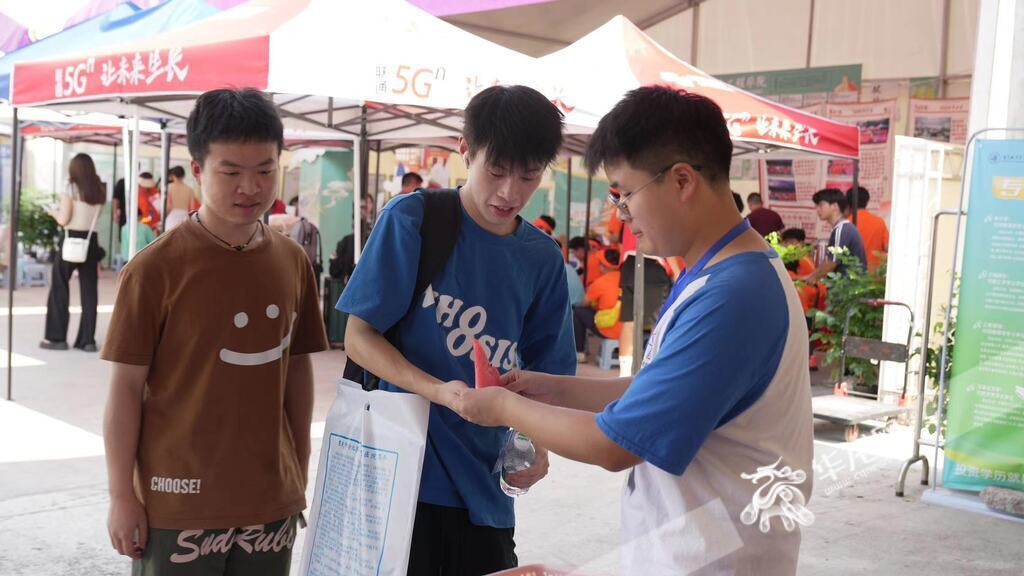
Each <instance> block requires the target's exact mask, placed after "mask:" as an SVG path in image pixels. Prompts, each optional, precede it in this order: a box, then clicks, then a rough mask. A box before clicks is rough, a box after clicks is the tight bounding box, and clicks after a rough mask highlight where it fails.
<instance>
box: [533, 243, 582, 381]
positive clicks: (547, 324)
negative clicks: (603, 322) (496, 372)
mask: <svg viewBox="0 0 1024 576" xmlns="http://www.w3.org/2000/svg"><path fill="white" fill-rule="evenodd" d="M549 261H550V264H547V263H545V266H544V268H543V269H540V270H537V274H538V276H539V278H540V283H539V284H538V286H537V292H536V294H535V297H534V300H533V304H532V305H531V306H530V309H529V310H528V311H527V313H526V318H525V321H524V324H523V337H522V339H521V340H520V342H519V344H520V350H519V355H520V358H521V359H522V363H523V368H524V369H526V370H534V371H537V372H545V373H547V374H568V375H572V374H575V373H576V345H575V343H574V341H573V333H572V308H571V307H570V305H569V285H568V283H566V281H565V265H564V263H563V261H562V258H561V255H560V254H558V252H557V251H556V250H554V246H553V245H552V250H551V259H550V260H549Z"/></svg>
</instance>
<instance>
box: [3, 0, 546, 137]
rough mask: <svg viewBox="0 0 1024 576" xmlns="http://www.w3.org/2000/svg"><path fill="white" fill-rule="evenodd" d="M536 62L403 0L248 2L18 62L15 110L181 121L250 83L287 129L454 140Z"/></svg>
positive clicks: (526, 79) (528, 77)
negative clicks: (135, 36)
mask: <svg viewBox="0 0 1024 576" xmlns="http://www.w3.org/2000/svg"><path fill="white" fill-rule="evenodd" d="M341 22H344V24H345V28H346V32H345V34H340V35H339V34H338V33H337V26H338V23H341ZM371 51H372V55H370V56H367V57H365V58H337V59H334V60H332V61H331V62H330V64H329V66H328V65H327V64H326V62H325V61H324V59H325V57H326V56H325V55H328V54H342V55H344V54H363V53H367V52H371ZM226 61H227V62H232V64H233V65H232V66H230V67H224V66H223V63H224V62H226ZM533 64H534V60H533V59H532V58H530V57H528V56H524V55H522V54H519V53H518V52H514V51H512V50H509V49H507V48H503V47H501V46H499V45H497V44H494V43H491V42H489V41H486V40H483V39H480V38H478V37H476V36H474V35H472V34H470V33H468V32H465V31H463V30H461V29H459V28H457V27H455V26H453V25H451V24H448V23H446V22H444V21H442V20H439V19H437V18H435V17H433V16H431V15H429V14H427V13H426V12H423V11H421V10H419V9H418V8H416V7H414V6H412V5H410V4H407V3H405V2H402V1H400V0H384V1H380V2H373V3H339V2H331V1H329V0H293V1H284V0H252V1H250V2H247V3H245V4H243V5H240V6H238V7H235V8H233V9H230V10H227V11H224V12H222V13H220V14H218V15H216V16H212V17H210V18H207V19H205V20H203V21H200V22H196V23H194V24H192V25H190V26H186V27H184V28H181V29H178V30H176V31H174V32H173V33H167V34H161V35H158V36H155V37H153V38H149V39H146V40H144V41H139V42H133V43H128V44H125V45H121V46H118V47H117V48H113V49H110V50H105V51H98V52H94V53H86V54H80V55H76V57H74V58H63V59H58V60H50V61H46V62H25V63H19V64H17V65H16V66H15V70H16V80H15V82H14V83H13V90H12V103H13V104H14V105H16V106H25V105H31V106H40V105H49V106H52V105H57V106H60V107H68V104H71V103H74V107H75V108H76V109H78V110H91V111H101V112H108V113H114V114H121V115H130V114H131V113H132V112H134V110H135V107H136V106H137V107H138V109H139V110H140V111H141V113H142V114H144V115H147V116H153V117H162V118H169V119H177V120H178V121H180V120H183V119H184V118H185V117H186V116H187V114H188V111H189V110H190V109H191V106H192V100H193V98H194V96H195V95H196V94H198V93H201V92H203V91H206V90H209V89H212V88H217V87H224V86H252V87H255V88H259V89H261V90H265V91H267V92H271V93H273V94H274V95H275V101H276V102H277V104H278V105H279V107H280V108H281V111H282V114H283V115H284V117H285V122H286V124H287V125H289V126H291V127H293V128H296V129H317V130H322V129H324V128H327V129H330V130H334V131H338V132H340V133H343V134H347V135H348V136H349V137H350V138H353V139H357V138H361V137H365V138H367V139H371V140H395V141H400V140H403V139H418V138H436V137H451V136H457V135H458V134H459V132H460V130H461V120H460V118H459V110H461V109H462V108H463V107H465V105H466V103H467V102H468V101H469V99H470V98H471V97H472V96H473V95H474V94H475V93H476V92H478V91H479V90H481V89H483V88H484V87H487V86H490V85H493V84H498V83H504V84H509V83H523V84H530V85H535V86H536V85H544V84H545V82H544V81H543V80H539V79H538V78H537V77H536V66H534V65H533ZM55 74H59V75H60V79H61V81H60V82H55V81H54V79H55ZM363 106H366V108H365V110H364V109H363ZM364 124H365V131H364V127H363V125H364Z"/></svg>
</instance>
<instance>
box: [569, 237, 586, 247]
mask: <svg viewBox="0 0 1024 576" xmlns="http://www.w3.org/2000/svg"><path fill="white" fill-rule="evenodd" d="M586 247H587V239H586V238H584V237H583V236H573V237H572V238H569V250H582V249H584V248H586Z"/></svg>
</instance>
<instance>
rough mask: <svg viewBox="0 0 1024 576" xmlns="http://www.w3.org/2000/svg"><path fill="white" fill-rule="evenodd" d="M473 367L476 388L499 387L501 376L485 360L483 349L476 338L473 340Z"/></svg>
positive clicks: (485, 354) (485, 355)
mask: <svg viewBox="0 0 1024 576" xmlns="http://www.w3.org/2000/svg"><path fill="white" fill-rule="evenodd" d="M473 367H474V368H475V369H476V387H477V388H486V387H488V386H501V375H500V374H498V369H497V368H495V367H494V366H491V363H490V361H489V360H487V353H486V352H484V347H483V346H482V345H481V344H480V341H479V340H477V339H476V338H474V339H473Z"/></svg>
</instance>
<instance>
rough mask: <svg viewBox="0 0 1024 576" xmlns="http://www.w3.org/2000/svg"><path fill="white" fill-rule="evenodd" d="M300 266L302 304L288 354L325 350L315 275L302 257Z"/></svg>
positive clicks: (325, 340) (306, 259)
mask: <svg viewBox="0 0 1024 576" xmlns="http://www.w3.org/2000/svg"><path fill="white" fill-rule="evenodd" d="M302 256H303V257H302V259H301V262H300V266H301V267H302V272H303V276H304V278H303V282H302V286H303V288H302V302H301V303H300V304H299V317H298V318H297V319H296V324H295V338H294V340H293V341H292V344H291V347H290V349H289V354H295V355H299V354H312V353H313V352H322V351H324V350H327V347H328V344H327V333H326V332H325V331H324V321H323V317H322V316H321V314H320V297H319V294H318V292H317V285H316V274H314V272H313V265H312V264H311V263H310V262H309V259H308V258H306V257H305V255H304V254H303V255H302Z"/></svg>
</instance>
